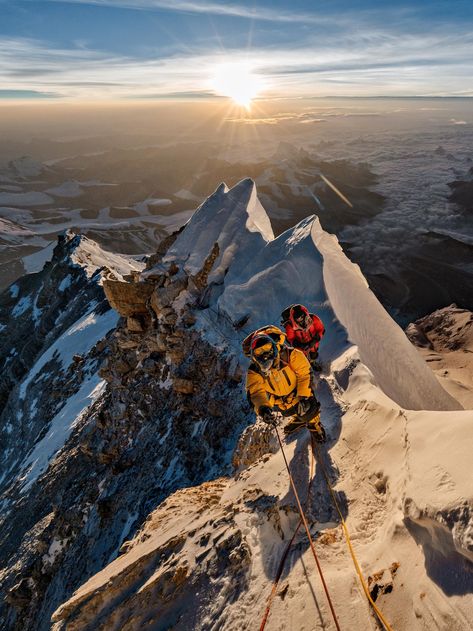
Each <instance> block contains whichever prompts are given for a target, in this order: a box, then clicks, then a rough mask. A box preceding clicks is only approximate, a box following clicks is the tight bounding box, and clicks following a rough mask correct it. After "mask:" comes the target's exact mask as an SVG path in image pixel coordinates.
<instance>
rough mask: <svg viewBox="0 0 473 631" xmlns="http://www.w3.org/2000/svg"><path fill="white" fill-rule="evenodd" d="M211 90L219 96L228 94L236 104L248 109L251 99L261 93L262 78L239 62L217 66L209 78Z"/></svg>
mask: <svg viewBox="0 0 473 631" xmlns="http://www.w3.org/2000/svg"><path fill="white" fill-rule="evenodd" d="M211 85H212V88H213V90H214V91H215V92H216V93H217V94H218V95H220V96H228V97H229V98H231V99H232V100H233V101H234V102H235V103H236V104H237V105H240V106H241V107H245V108H246V109H248V110H249V109H250V106H251V102H252V100H253V99H254V98H255V97H257V96H258V94H260V93H261V91H262V89H263V87H264V86H263V80H262V78H261V77H259V76H258V75H256V74H254V73H253V72H252V70H251V68H250V67H249V66H247V65H245V64H241V63H228V64H222V65H221V66H219V67H218V68H217V69H216V70H215V72H214V76H213V78H212V80H211Z"/></svg>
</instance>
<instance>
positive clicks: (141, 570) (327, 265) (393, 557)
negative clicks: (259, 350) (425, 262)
mask: <svg viewBox="0 0 473 631" xmlns="http://www.w3.org/2000/svg"><path fill="white" fill-rule="evenodd" d="M235 188H236V191H235V197H236V201H237V204H236V206H233V207H232V206H230V205H229V204H227V203H226V200H228V199H229V196H231V195H232V191H233V189H231V190H230V191H227V190H226V188H225V187H221V188H219V189H218V190H217V191H216V193H215V194H214V196H212V197H211V198H209V203H208V205H207V206H206V204H204V205H203V206H202V207H201V209H200V210H199V214H198V216H197V217H196V219H195V220H194V219H191V221H190V222H189V223H188V224H187V227H186V228H185V230H184V231H183V232H182V233H181V235H180V236H179V238H178V240H177V241H176V243H175V246H174V247H173V248H172V250H171V251H170V252H169V253H168V262H170V261H171V260H172V259H174V260H176V261H178V262H180V263H181V264H182V263H184V265H185V266H187V269H188V270H189V271H190V272H191V273H195V272H196V271H198V269H199V268H200V266H201V265H202V263H203V261H204V260H205V258H206V256H208V254H209V252H210V250H211V249H212V246H213V244H214V243H215V241H217V242H219V243H220V244H222V248H221V251H224V252H227V251H228V248H229V247H231V243H229V242H228V237H229V236H230V235H232V239H233V240H234V241H235V242H236V243H239V244H240V245H239V247H238V248H236V250H235V251H236V252H237V255H236V256H235V258H234V259H233V261H234V264H232V265H231V267H230V269H229V270H228V273H227V274H226V276H225V280H224V285H223V287H222V291H221V292H220V293H217V294H212V295H213V296H214V297H213V298H212V300H211V302H210V304H209V306H208V308H207V309H200V311H199V310H196V311H195V315H196V317H197V319H198V320H197V327H199V328H200V330H201V332H202V334H203V335H204V336H206V337H207V339H208V340H211V341H213V343H214V344H217V342H216V340H218V345H219V346H220V347H221V348H222V349H223V348H228V347H231V348H233V350H234V351H235V352H239V344H240V341H241V339H242V338H243V337H244V336H245V335H246V334H247V333H248V332H249V331H250V330H252V329H254V328H256V327H257V326H260V325H262V324H265V323H267V322H277V321H278V316H279V313H280V311H281V309H282V308H284V307H286V306H287V305H288V304H290V303H292V302H295V301H302V302H304V303H306V304H308V305H309V306H310V307H311V309H313V310H314V311H316V312H317V313H319V314H320V315H321V316H322V319H323V320H324V323H325V325H326V329H327V333H326V336H325V337H324V340H323V342H322V344H321V358H322V362H323V365H324V371H323V373H322V374H321V375H320V376H319V378H318V384H317V394H318V396H319V398H320V400H321V403H322V412H321V413H322V420H323V423H324V425H325V426H326V429H327V432H328V436H329V442H328V444H327V445H326V446H324V447H323V448H322V455H321V460H319V461H318V462H317V464H316V468H315V477H314V480H313V483H312V485H311V487H310V492H309V481H310V455H309V444H310V443H309V437H308V435H307V432H306V431H305V430H302V431H301V432H299V433H298V434H296V435H294V436H293V437H291V438H289V439H287V440H286V441H285V450H286V452H287V456H288V460H289V462H290V467H291V471H292V473H293V476H294V479H295V481H296V485H297V486H298V488H299V491H300V494H301V497H303V498H306V496H307V506H306V512H307V516H308V519H309V523H310V525H311V529H312V532H313V534H314V538H315V541H316V547H317V550H318V554H319V556H320V560H321V563H322V566H323V569H324V573H325V577H326V581H327V583H328V586H329V589H330V592H331V594H332V598H333V601H334V605H335V608H336V610H337V614H338V616H339V620H340V626H341V628H342V629H351V630H352V631H365V630H367V629H375V628H378V627H377V624H376V622H375V621H374V619H373V617H372V615H371V613H370V609H369V607H368V605H367V603H366V600H365V598H364V595H363V592H362V590H361V587H360V585H359V583H358V580H357V578H356V575H355V572H354V569H353V566H352V562H351V559H350V555H349V553H348V551H347V549H346V547H345V544H344V541H343V538H342V532H341V529H340V527H339V518H338V516H337V513H336V511H335V510H334V507H333V505H332V503H331V499H330V495H329V493H328V490H327V486H326V482H325V479H324V476H323V473H322V470H321V464H320V463H321V462H324V466H325V468H326V470H327V472H328V475H329V478H330V480H331V482H332V484H333V485H334V487H335V489H336V493H337V497H338V500H339V502H340V504H341V507H342V511H343V513H344V515H345V516H346V523H347V526H348V530H349V531H350V533H351V537H352V541H353V545H354V547H355V550H356V554H357V556H358V558H359V561H360V564H361V568H362V571H363V573H364V575H365V578H367V579H368V577H369V579H370V589H371V590H372V591H373V593H376V598H377V604H378V605H379V606H380V608H381V610H382V611H383V612H384V614H385V615H386V617H387V618H388V620H389V621H390V622H391V624H392V627H393V629H395V630H396V631H427V630H429V631H430V630H431V629H439V630H442V631H447V629H448V630H449V631H460V630H461V631H465V630H467V629H473V623H472V620H473V596H472V594H473V565H472V551H473V547H472V534H471V533H472V531H473V530H472V529H473V488H472V485H471V476H469V475H468V472H469V470H470V461H471V453H472V450H473V433H472V432H471V426H472V425H471V423H472V414H471V411H468V410H462V409H461V405H460V404H459V403H458V402H457V401H456V400H455V399H454V398H453V397H452V396H450V395H449V394H448V393H447V392H446V391H445V390H444V389H443V388H442V387H441V385H440V383H439V382H438V381H437V380H436V378H435V376H434V375H433V373H432V372H431V370H430V368H429V366H428V365H427V364H426V363H425V362H424V361H423V360H422V359H421V357H420V356H418V355H417V352H416V351H415V349H414V348H413V347H412V346H411V344H410V342H409V341H408V339H407V338H406V337H405V335H404V333H403V332H402V331H401V329H399V327H398V326H397V325H396V324H395V323H394V322H393V321H392V320H391V318H390V317H389V316H388V314H387V313H386V312H385V311H384V309H383V308H382V307H381V306H380V305H379V303H378V302H377V301H376V299H375V297H374V295H373V294H372V293H371V291H370V290H369V288H368V286H367V283H366V281H365V280H364V278H363V276H362V275H361V273H360V270H359V268H358V267H357V266H354V265H352V264H351V263H350V262H349V261H348V260H347V259H346V257H345V256H344V254H343V252H342V250H341V248H340V247H339V245H338V243H337V241H336V239H335V238H334V237H331V236H330V235H328V234H326V233H324V232H323V230H322V229H321V228H320V225H319V223H318V221H317V220H316V219H314V218H313V217H310V218H308V219H306V220H304V221H302V222H300V223H299V224H298V225H297V226H296V227H295V228H293V229H292V230H289V231H288V232H286V233H284V234H283V235H281V236H280V237H279V238H277V239H270V238H269V233H268V232H267V231H266V230H265V228H264V226H265V222H264V220H263V219H262V218H261V216H260V211H259V206H258V213H257V216H258V224H256V222H255V227H256V225H259V226H260V229H261V231H260V233H259V235H258V234H256V235H255V238H254V239H253V238H251V235H250V236H249V235H248V233H247V228H246V223H245V221H243V222H242V221H241V220H240V222H239V226H240V232H239V233H238V234H237V235H235V232H234V230H236V226H234V224H233V222H232V213H235V216H236V217H239V218H241V217H243V218H245V217H247V216H251V213H252V209H254V208H255V205H254V198H253V197H252V195H253V193H254V188H253V189H252V193H251V195H248V194H247V193H248V191H247V188H248V189H249V188H250V187H249V185H248V184H247V183H246V182H245V183H240V184H239V185H237V187H235ZM242 191H244V195H245V197H246V199H247V202H246V203H247V210H245V209H244V208H241V205H240V204H239V203H238V202H241V201H242V199H243V198H244V197H242V196H241V193H242ZM236 193H238V197H237V196H236ZM205 208H209V209H210V212H209V217H208V221H206V218H205V214H204V211H205ZM207 228H208V229H209V233H208V234H207V233H206V232H205V230H206V229H207ZM188 230H189V233H188V234H187V235H186V232H187V231H188ZM228 260H231V257H229V258H228ZM216 267H217V269H218V270H219V271H218V273H216V274H214V276H213V280H214V283H218V284H219V285H222V276H221V271H222V268H223V267H226V265H223V264H222V259H219V260H217V261H216ZM210 278H211V280H212V276H211V277H210ZM178 301H180V303H179V304H182V298H178ZM242 322H244V324H243V325H242V324H241V323H242ZM240 362H241V363H242V364H244V362H245V360H244V359H243V358H242V357H241V355H240ZM241 394H242V396H243V393H241ZM268 433H269V434H270V433H271V430H270V429H268V428H267V427H266V426H264V425H263V424H262V423H261V422H257V423H256V424H255V425H253V426H250V427H249V428H248V429H247V430H246V431H245V433H244V434H243V435H242V437H241V440H240V444H239V446H238V448H237V451H236V456H237V460H238V461H240V462H244V463H245V464H244V465H242V466H241V467H240V469H239V470H238V472H236V474H235V476H233V477H226V478H220V479H217V480H215V481H213V482H209V483H206V484H203V485H200V486H198V487H193V488H189V489H183V490H180V491H178V492H177V493H175V494H174V495H172V496H171V497H169V498H168V499H167V500H166V501H165V502H163V503H162V504H161V505H160V506H158V507H157V508H156V510H155V511H153V512H152V513H151V515H150V516H149V518H148V520H147V521H146V523H145V524H144V525H143V527H142V529H141V531H140V532H139V533H138V534H137V535H136V537H135V538H134V539H133V540H132V541H131V542H128V543H127V544H126V546H125V547H124V549H123V552H124V553H123V554H122V556H120V557H119V558H117V559H116V560H115V561H113V562H112V563H111V564H110V565H108V566H107V567H106V568H105V569H104V570H103V571H102V572H100V573H99V574H97V575H96V576H94V577H92V578H91V579H90V580H89V581H88V582H86V583H85V584H84V585H83V586H82V587H81V588H80V589H79V590H78V591H77V592H76V593H75V594H74V595H73V596H72V598H71V599H70V600H69V601H67V602H66V603H65V604H64V605H63V606H62V607H60V608H59V609H58V610H57V611H56V613H55V615H54V617H53V621H54V623H55V624H54V626H53V628H54V630H55V631H60V630H62V629H72V628H80V629H96V628H106V629H107V630H110V631H111V630H115V629H116V630H117V631H118V630H121V629H125V628H126V629H130V630H131V629H140V628H142V627H143V626H147V627H149V628H152V629H155V630H156V631H158V630H163V631H164V629H169V628H178V629H183V630H191V629H192V630H202V631H203V630H205V631H217V629H225V631H241V630H242V629H255V628H258V627H259V624H260V622H261V619H262V615H263V612H264V607H265V601H266V598H267V596H268V595H269V592H270V590H271V582H272V580H273V579H274V576H275V572H276V568H277V565H278V563H279V559H280V558H281V554H282V552H283V550H284V548H285V547H286V545H287V542H288V539H289V538H290V536H291V534H292V532H293V530H294V528H295V526H296V524H297V520H298V516H297V512H296V506H295V500H294V497H293V494H292V491H291V489H290V486H289V481H288V477H287V472H286V471H285V466H284V461H283V458H282V454H281V452H280V451H279V450H278V448H277V443H275V441H274V436H273V437H272V438H271V436H269V435H268ZM258 445H260V448H259V452H258ZM249 453H253V457H252V458H249V457H247V455H248V454H249ZM245 454H246V456H245ZM245 458H246V460H245ZM266 628H267V630H268V631H276V630H277V631H282V630H287V629H290V630H294V631H296V630H297V631H299V630H302V629H306V630H309V629H310V630H312V629H332V628H334V627H333V622H332V621H331V618H330V612H329V610H328V606H327V603H326V600H325V598H324V595H323V591H322V589H321V585H320V581H319V579H318V577H317V573H316V569H315V567H314V562H313V559H312V557H311V553H310V550H309V548H308V545H307V540H306V537H305V535H304V534H299V535H298V537H297V539H296V543H295V545H294V546H293V549H292V551H291V553H290V554H289V557H288V561H287V567H286V570H285V571H284V573H283V576H282V582H281V584H280V589H279V591H278V596H277V597H276V598H275V601H274V604H273V609H272V612H271V616H270V618H269V623H268V625H267V627H266Z"/></svg>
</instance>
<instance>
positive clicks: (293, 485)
mask: <svg viewBox="0 0 473 631" xmlns="http://www.w3.org/2000/svg"><path fill="white" fill-rule="evenodd" d="M274 429H275V431H276V436H277V437H278V441H279V446H280V447H281V452H282V455H283V458H284V462H285V464H286V469H287V472H288V474H289V481H290V483H291V487H292V491H293V493H294V497H295V498H296V502H297V507H298V509H299V514H300V516H301V521H302V523H303V524H304V528H305V531H306V533H307V537H308V539H309V545H310V549H311V550H312V554H313V556H314V559H315V563H316V565H317V570H318V572H319V576H320V580H321V581H322V585H323V588H324V592H325V595H326V597H327V602H328V604H329V607H330V611H331V612H332V617H333V621H334V622H335V626H336V628H337V631H340V625H339V624H338V619H337V615H336V613H335V609H334V607H333V604H332V599H331V598H330V594H329V592H328V587H327V583H326V582H325V578H324V575H323V572H322V568H321V566H320V562H319V558H318V556H317V552H316V551H315V546H314V542H313V541H312V537H311V534H310V530H309V525H308V523H307V519H306V517H305V515H304V511H303V510H302V506H301V502H300V499H299V495H298V493H297V489H296V485H295V484H294V480H293V478H292V474H291V471H290V469H289V463H288V462H287V458H286V454H285V452H284V447H283V444H282V441H281V437H280V435H279V432H278V428H277V427H275V428H274Z"/></svg>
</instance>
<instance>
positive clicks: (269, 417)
mask: <svg viewBox="0 0 473 631" xmlns="http://www.w3.org/2000/svg"><path fill="white" fill-rule="evenodd" d="M258 414H259V415H260V416H261V418H262V419H263V421H264V422H265V423H267V424H268V425H276V415H275V414H274V412H273V410H272V409H271V408H270V407H269V406H267V405H263V406H262V407H260V409H259V412H258Z"/></svg>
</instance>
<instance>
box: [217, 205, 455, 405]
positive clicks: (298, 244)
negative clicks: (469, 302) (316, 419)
mask: <svg viewBox="0 0 473 631" xmlns="http://www.w3.org/2000/svg"><path fill="white" fill-rule="evenodd" d="M248 261H249V262H248V264H247V266H246V267H244V268H243V269H242V270H241V271H239V272H238V273H237V274H234V276H233V278H232V281H233V282H229V283H226V288H225V291H224V293H223V294H222V296H221V297H220V298H219V300H218V308H219V309H221V310H222V311H224V312H226V313H227V314H228V315H229V316H230V318H231V319H232V320H233V321H234V322H238V321H241V320H242V319H243V318H245V317H247V316H248V317H249V319H248V321H247V324H246V325H245V326H246V327H248V328H249V329H251V328H253V329H254V328H257V327H259V326H262V325H263V324H265V323H267V322H273V321H275V320H276V319H277V318H278V316H279V314H280V313H281V311H282V310H283V309H284V308H285V307H286V306H287V305H288V304H292V303H295V302H302V303H304V304H309V305H311V306H312V308H313V309H315V311H316V312H317V313H318V314H319V315H320V316H321V317H322V320H323V321H324V322H326V323H330V325H329V326H327V335H326V337H325V339H324V344H323V345H322V351H321V352H322V359H323V360H326V361H327V360H330V359H332V358H334V357H336V356H338V355H339V354H340V352H341V351H342V350H343V349H344V348H345V347H346V346H348V345H349V344H355V345H356V346H357V348H358V352H359V355H360V359H361V361H362V362H363V363H364V364H365V365H366V366H367V368H369V370H370V371H371V373H372V374H373V380H374V382H375V383H376V384H377V385H378V386H379V387H380V388H381V389H382V390H383V391H384V392H385V394H387V395H388V396H389V397H390V398H392V399H393V400H394V401H395V402H396V403H398V404H399V405H401V406H402V407H405V408H407V409H417V410H418V409H426V410H455V409H461V406H460V404H459V403H458V402H457V401H456V400H455V399H453V398H452V397H451V396H450V395H449V394H447V392H446V391H445V390H444V389H443V388H442V386H441V385H440V384H439V383H438V381H437V379H436V378H435V376H434V375H433V373H432V371H431V370H430V368H429V367H428V366H427V365H426V363H425V362H424V361H423V360H422V359H421V358H420V357H419V355H418V353H417V352H416V351H415V349H414V348H413V347H412V345H411V344H410V342H409V340H408V339H407V338H406V336H405V334H404V332H403V331H402V329H401V328H400V327H399V326H398V325H397V324H396V323H395V322H394V321H393V319H392V318H391V317H390V316H389V315H388V313H387V312H386V311H385V309H384V308H383V307H382V305H381V304H380V303H379V301H378V300H377V299H376V297H375V296H374V294H373V293H372V292H371V290H370V289H369V287H368V284H367V282H366V280H365V278H364V277H363V275H362V273H361V271H360V269H359V267H358V266H356V265H354V264H352V263H351V262H350V261H349V259H348V258H347V257H346V256H345V254H344V253H343V251H342V249H341V248H340V246H339V244H338V241H337V239H336V237H334V236H331V235H329V234H328V233H326V232H324V231H323V230H322V228H321V227H320V223H319V221H318V220H317V219H316V218H313V217H312V218H308V219H305V220H303V221H302V222H300V223H299V224H298V225H297V226H296V227H295V228H293V229H292V230H289V231H287V232H285V233H284V234H282V235H281V236H279V237H278V238H277V239H275V240H274V241H272V242H270V243H268V244H267V245H266V246H265V247H264V248H263V249H261V250H260V252H258V253H257V254H256V255H255V256H253V257H251V258H250V257H248Z"/></svg>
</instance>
